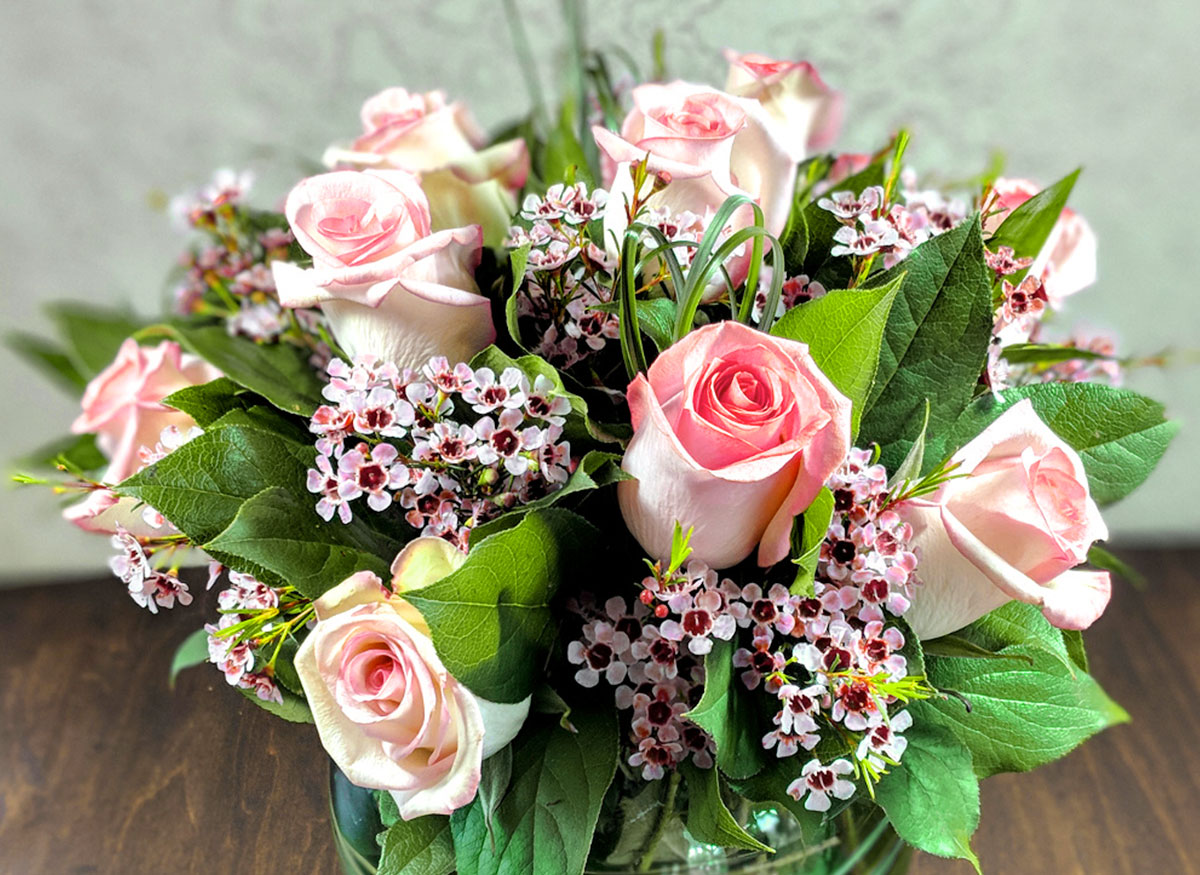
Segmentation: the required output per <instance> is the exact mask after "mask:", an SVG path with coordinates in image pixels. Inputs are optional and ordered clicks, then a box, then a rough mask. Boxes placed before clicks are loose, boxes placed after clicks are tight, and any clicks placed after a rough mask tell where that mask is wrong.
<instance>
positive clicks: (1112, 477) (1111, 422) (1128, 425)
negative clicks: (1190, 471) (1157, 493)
mask: <svg viewBox="0 0 1200 875" xmlns="http://www.w3.org/2000/svg"><path fill="white" fill-rule="evenodd" d="M1025 398H1028V399H1029V400H1030V402H1031V403H1032V404H1033V409H1034V410H1035V411H1036V412H1037V415H1038V416H1039V417H1041V419H1042V421H1043V422H1045V423H1046V425H1048V426H1049V427H1050V429H1051V430H1052V431H1054V433H1055V434H1057V435H1058V436H1059V437H1060V438H1062V439H1063V440H1064V441H1066V442H1067V443H1068V444H1070V445H1071V446H1072V447H1074V448H1075V450H1076V451H1077V452H1078V453H1079V455H1080V457H1081V458H1082V459H1083V467H1084V469H1085V470H1086V471H1087V475H1088V483H1089V485H1090V486H1091V491H1092V497H1093V498H1094V499H1095V500H1096V501H1097V502H1098V503H1100V504H1109V503H1111V502H1114V501H1116V500H1117V499H1120V498H1123V497H1124V496H1126V495H1128V494H1129V493H1130V492H1132V491H1133V490H1134V489H1136V488H1137V487H1138V486H1140V485H1141V483H1142V481H1144V480H1145V479H1146V478H1147V477H1148V476H1149V475H1150V472H1151V471H1153V470H1154V467H1155V466H1156V465H1157V464H1158V461H1159V459H1161V458H1162V456H1163V453H1165V452H1166V449H1167V445H1168V444H1169V443H1170V442H1171V439H1172V438H1173V437H1174V436H1175V433H1176V432H1177V431H1178V430H1179V423H1177V422H1172V421H1169V420H1167V419H1165V418H1164V415H1163V406H1162V405H1161V404H1159V403H1158V402H1157V401H1153V400H1151V399H1149V398H1147V397H1145V396H1144V395H1139V394H1138V393H1137V392H1133V391H1130V390H1129V389H1116V388H1114V387H1112V386H1104V385H1100V384H1098V383H1037V384H1034V385H1030V386H1019V387H1017V388H1014V389H1005V390H1004V397H1003V400H998V399H996V398H995V397H993V396H991V395H986V396H983V397H981V398H979V399H977V400H976V401H975V402H974V403H972V404H971V405H970V406H969V407H968V408H967V409H966V410H965V411H964V412H963V413H962V415H961V416H959V417H958V418H957V420H956V421H955V422H954V423H953V424H952V425H951V427H950V428H949V429H947V430H946V432H945V433H944V434H943V435H942V441H941V443H940V445H939V446H938V447H937V450H938V451H940V455H939V453H938V452H935V453H932V454H930V455H934V456H937V457H938V458H942V457H944V456H947V455H949V454H950V453H951V452H953V450H955V449H957V448H958V447H961V446H962V445H963V444H965V443H967V442H968V441H970V440H971V438H973V437H975V436H976V435H977V434H979V433H980V432H981V431H983V430H984V429H985V428H986V427H987V426H989V425H990V424H991V423H992V422H994V421H995V420H996V419H997V418H998V417H999V416H1000V414H1002V413H1003V412H1004V411H1005V410H1007V409H1008V408H1010V407H1012V406H1013V405H1014V404H1016V403H1017V402H1018V401H1021V400H1023V399H1025ZM926 464H927V465H928V462H927V463H926Z"/></svg>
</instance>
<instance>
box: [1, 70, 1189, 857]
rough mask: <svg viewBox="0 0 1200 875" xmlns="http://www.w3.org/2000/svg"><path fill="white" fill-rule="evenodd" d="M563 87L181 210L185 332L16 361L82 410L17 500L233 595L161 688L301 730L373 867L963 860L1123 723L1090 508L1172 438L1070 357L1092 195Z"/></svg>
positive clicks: (376, 142)
mask: <svg viewBox="0 0 1200 875" xmlns="http://www.w3.org/2000/svg"><path fill="white" fill-rule="evenodd" d="M576 54H577V57H576V58H575V61H576V63H575V65H574V66H573V68H572V70H573V74H572V75H571V76H569V77H568V81H569V83H570V89H569V93H568V94H567V95H566V97H565V98H564V100H563V103H562V106H561V108H559V109H558V110H557V111H550V110H548V109H547V108H546V107H545V106H543V105H541V104H540V103H535V106H534V109H533V111H532V112H531V113H530V114H529V116H528V118H526V119H525V120H523V121H521V122H520V123H519V124H517V125H515V126H513V127H512V128H511V129H510V130H509V131H507V132H505V133H504V134H503V135H501V136H500V137H499V138H497V139H496V140H494V141H492V140H489V139H488V138H487V137H486V136H485V135H484V134H483V133H482V132H481V131H480V130H478V128H477V127H476V126H475V125H474V123H473V122H472V121H471V117H470V115H469V114H468V112H467V110H466V108H465V107H464V106H463V105H461V104H458V103H452V102H448V101H447V98H446V97H445V96H444V95H443V94H441V93H440V92H433V93H428V94H417V93H412V92H409V91H406V90H404V89H403V88H388V89H386V90H384V91H382V92H381V93H379V94H377V95H375V96H374V97H371V98H370V99H368V100H367V101H366V103H365V104H364V105H363V108H362V122H363V130H362V132H361V133H360V134H358V136H357V138H355V139H353V140H350V141H348V142H344V143H341V144H339V145H337V146H334V147H332V148H330V150H329V151H328V152H327V153H326V155H325V163H326V164H327V165H328V167H329V170H328V172H323V173H319V174H317V175H315V176H311V177H309V178H306V179H302V180H301V181H299V182H298V183H297V184H296V185H295V187H294V188H293V189H292V190H291V192H290V193H289V194H288V195H287V198H286V203H285V204H284V208H283V212H282V213H278V212H274V211H270V210H262V209H258V208H256V207H253V206H251V205H250V204H249V203H248V201H247V198H246V195H247V189H248V187H249V179H248V177H247V176H246V175H239V174H234V173H231V172H223V173H220V174H218V176H217V177H216V179H215V180H214V181H213V183H212V184H211V185H209V186H207V187H206V188H204V189H202V190H200V191H197V192H194V193H191V194H189V195H186V196H184V197H182V198H180V199H177V200H176V201H175V202H173V204H172V210H173V212H174V213H175V215H176V217H177V218H178V219H179V221H180V222H181V223H182V224H183V225H184V227H185V228H187V229H189V233H190V234H191V235H192V239H193V243H192V245H191V246H190V248H189V249H188V251H187V253H186V254H185V255H184V257H183V259H182V269H181V276H180V279H179V283H178V286H177V289H176V291H175V294H174V299H173V303H172V306H171V309H170V312H169V313H167V314H166V315H163V316H161V317H158V318H155V319H151V320H148V319H142V318H138V317H136V316H134V315H132V314H130V313H128V312H126V311H120V310H102V309H99V308H97V307H95V306H87V307H84V306H63V307H59V308H58V309H56V310H55V316H56V319H57V321H58V323H59V325H60V326H61V328H62V329H63V330H62V335H63V337H62V340H61V341H48V340H43V339H38V338H32V337H28V336H25V337H18V338H17V339H16V340H17V345H18V346H19V347H20V348H21V349H22V350H23V351H24V352H26V353H27V354H28V355H29V356H30V357H31V358H32V359H33V360H35V361H37V362H38V363H40V364H41V365H43V366H45V368H46V370H47V371H48V372H49V373H52V374H53V375H55V376H56V377H57V378H59V379H60V380H61V381H62V382H63V383H64V384H65V385H67V386H70V387H74V388H78V389H82V412H81V413H80V415H79V418H78V419H77V420H76V421H75V422H74V424H73V426H72V429H71V431H72V432H73V437H71V438H70V439H68V440H66V441H64V442H60V443H59V444H57V445H55V446H54V447H52V448H50V449H48V450H47V451H46V453H44V454H43V460H44V462H45V463H46V467H47V468H48V470H49V471H51V472H52V473H50V474H47V475H46V476H44V477H43V476H34V475H27V476H23V477H22V478H20V479H23V480H26V481H29V482H42V483H46V482H49V483H52V484H53V485H54V486H55V488H56V489H57V490H59V491H60V492H63V493H65V494H67V495H68V497H69V499H70V503H69V505H68V506H67V508H66V511H65V516H66V517H67V518H68V519H69V520H71V521H72V522H74V523H75V524H76V525H78V526H81V527H83V528H85V529H87V530H89V531H94V532H100V533H104V534H105V535H106V536H108V537H109V538H111V541H112V544H113V547H114V548H115V551H116V552H115V555H114V556H113V558H112V560H111V567H112V570H113V572H114V573H115V574H116V576H117V577H118V578H119V579H120V580H121V582H122V584H123V585H124V586H125V587H126V589H127V591H128V593H129V595H130V596H131V597H132V599H133V601H134V602H136V603H137V605H139V606H141V607H143V608H145V609H147V610H149V611H151V612H158V611H160V610H166V609H176V608H180V607H183V606H187V605H189V604H190V603H191V602H192V601H193V598H194V597H195V595H196V593H195V592H194V590H196V589H197V588H201V587H203V588H209V589H211V588H219V594H218V595H217V596H216V599H215V604H211V605H210V610H211V613H209V614H207V615H206V616H203V617H198V618H197V625H198V626H202V628H198V629H197V631H196V632H195V633H194V634H193V635H192V636H191V637H190V638H188V639H187V640H186V641H185V642H184V643H183V645H182V646H181V648H180V650H179V652H178V655H177V657H176V660H175V664H174V666H172V669H171V670H172V671H173V672H174V671H179V670H180V669H182V668H186V667H188V666H191V665H194V664H199V663H202V662H209V663H212V664H213V665H214V666H216V668H217V669H218V670H220V671H221V672H222V673H223V674H224V677H225V680H226V681H227V682H228V684H229V685H230V686H231V687H233V688H235V689H236V690H238V691H239V692H240V693H241V694H242V695H244V696H245V697H246V698H247V699H249V700H250V701H252V702H254V703H256V704H258V705H260V706H261V707H263V708H265V709H267V710H268V711H271V712H272V713H274V714H277V715H278V716H280V717H282V718H283V719H286V720H292V721H302V722H308V723H312V724H314V726H315V730H316V733H317V734H318V735H319V736H320V741H321V743H322V745H323V746H324V748H325V750H326V751H327V752H328V754H329V757H330V759H331V761H332V765H333V769H332V778H331V781H332V792H333V812H334V820H335V824H334V826H335V835H336V838H337V845H338V848H339V853H340V855H341V858H342V861H343V864H344V866H345V867H346V868H347V871H352V872H364V871H378V872H379V873H381V875H382V873H386V875H399V873H406V875H407V873H433V875H441V873H448V872H451V871H457V872H459V873H463V875H468V873H493V872H533V873H547V875H550V873H554V875H560V873H580V872H584V871H593V872H618V871H628V870H635V869H636V870H638V871H683V870H684V869H686V868H687V867H688V866H697V867H707V870H708V871H721V870H726V871H733V870H747V871H748V870H750V869H753V870H754V871H767V870H771V871H780V872H803V873H832V872H835V871H836V872H846V871H849V870H850V868H852V867H855V866H858V867H860V868H858V869H856V870H855V871H871V872H888V871H900V870H901V869H902V868H903V867H904V865H905V864H906V862H907V860H908V859H909V858H910V856H911V848H917V849H920V850H924V851H927V852H929V853H933V854H938V855H942V856H950V857H958V858H963V859H965V860H968V861H971V862H972V863H976V861H975V856H974V854H973V853H972V851H971V846H970V839H971V835H972V833H973V831H974V829H975V827H976V825H977V823H978V820H979V814H980V812H979V789H978V783H979V780H980V779H982V778H985V777H987V776H989V775H992V774H995V773H998V772H1004V771H1023V770H1027V769H1031V768H1034V767H1036V766H1038V765H1041V764H1042V763H1045V762H1048V761H1051V760H1054V759H1056V758H1058V757H1061V756H1063V755H1064V754H1066V753H1067V752H1068V751H1070V750H1071V749H1073V748H1074V747H1075V746H1076V745H1078V744H1079V743H1081V742H1082V741H1084V740H1085V739H1086V738H1088V737H1089V736H1090V735H1092V734H1093V733H1095V732H1097V731H1099V730H1101V729H1103V728H1105V727H1107V726H1110V725H1112V724H1114V723H1118V722H1121V721H1122V720H1125V719H1127V718H1126V715H1125V713H1124V712H1123V711H1122V709H1121V708H1120V707H1119V706H1118V705H1117V704H1115V703H1114V702H1113V701H1112V700H1110V699H1109V698H1108V697H1107V696H1106V695H1105V693H1104V692H1103V690H1102V689H1101V688H1100V686H1099V684H1098V683H1097V681H1096V680H1094V679H1093V678H1092V677H1091V676H1090V675H1089V674H1088V662H1087V657H1086V655H1085V651H1084V645H1083V639H1082V637H1081V634H1080V631H1081V630H1083V629H1085V628H1086V627H1087V626H1089V625H1090V624H1091V623H1092V622H1093V621H1095V620H1096V619H1097V617H1099V616H1100V614H1101V613H1102V612H1103V610H1104V608H1105V606H1106V604H1107V602H1108V599H1109V592H1110V585H1111V584H1110V572H1114V571H1120V568H1121V564H1120V562H1119V560H1118V559H1116V558H1115V557H1113V556H1112V555H1111V554H1109V553H1107V552H1106V551H1105V550H1104V549H1102V548H1101V547H1099V546H1097V543H1096V542H1098V541H1103V540H1104V539H1105V538H1106V537H1107V531H1106V528H1105V525H1104V522H1103V520H1102V518H1101V510H1100V509H1101V508H1102V507H1103V506H1104V505H1107V504H1109V503H1111V502H1114V501H1117V500H1119V499H1120V498H1122V497H1123V496H1124V495H1126V494H1128V493H1129V492H1130V491H1131V490H1133V489H1135V488H1136V487H1137V486H1138V485H1139V484H1140V483H1141V482H1142V481H1143V480H1144V479H1145V478H1146V476H1147V475H1148V473H1149V472H1150V471H1151V469H1152V468H1153V467H1154V466H1155V464H1156V463H1157V462H1158V460H1159V458H1160V457H1161V456H1162V454H1163V452H1164V451H1165V449H1166V447H1167V444H1168V442H1169V441H1170V439H1171V437H1172V435H1173V433H1174V431H1175V426H1174V424H1173V423H1171V422H1169V421H1167V420H1166V419H1164V416H1163V409H1162V406H1161V405H1159V404H1157V403H1155V402H1154V401H1152V400H1150V399H1148V398H1145V397H1142V396H1140V395H1138V394H1136V393H1134V392H1131V391H1127V390H1124V389H1121V388H1118V387H1117V384H1118V383H1119V379H1120V372H1121V360H1120V359H1118V358H1117V356H1116V354H1115V351H1114V348H1113V345H1112V343H1111V342H1110V341H1108V340H1105V339H1103V338H1094V337H1093V338H1087V337H1083V336H1080V335H1071V334H1065V333H1062V334H1060V333H1055V332H1056V329H1055V328H1054V327H1053V325H1052V323H1051V322H1049V321H1044V317H1047V316H1050V315H1051V314H1057V313H1058V311H1060V310H1062V309H1063V308H1064V307H1065V304H1066V303H1067V299H1068V298H1069V297H1070V296H1072V295H1073V294H1074V293H1076V292H1078V291H1081V290H1082V289H1084V288H1085V287H1086V286H1088V285H1089V284H1090V283H1091V282H1092V281H1093V280H1094V277H1095V239H1094V236H1093V234H1092V231H1091V230H1090V228H1089V226H1088V224H1087V222H1086V221H1085V220H1084V219H1083V218H1082V217H1081V216H1079V215H1078V214H1076V213H1075V212H1073V211H1072V210H1071V209H1070V208H1069V207H1067V205H1066V204H1067V199H1068V196H1069V195H1070V193H1071V190H1072V187H1073V186H1074V185H1075V182H1076V177H1077V176H1078V171H1076V172H1075V173H1071V174H1069V175H1068V176H1066V177H1065V178H1063V179H1061V180H1059V181H1058V182H1056V183H1054V184H1053V185H1049V186H1047V187H1045V188H1042V187H1040V186H1038V185H1036V184H1034V183H1030V182H1026V181H1024V180H1020V179H1013V178H1008V177H1003V176H1000V175H999V172H998V171H997V170H993V171H992V172H988V173H985V174H982V175H981V176H980V177H978V178H976V179H971V180H967V181H964V182H960V183H955V184H953V185H951V184H945V185H941V186H938V185H935V184H934V183H933V182H931V181H930V178H927V179H926V180H925V181H924V182H923V181H921V180H919V179H918V177H917V176H916V174H915V173H914V172H913V171H912V170H911V169H909V167H908V165H906V163H905V160H906V158H908V151H907V149H908V146H909V137H908V135H907V133H906V132H904V131H900V132H899V133H898V134H896V135H894V136H892V137H891V138H890V139H889V140H888V141H887V142H885V143H881V144H880V145H881V147H880V148H879V149H878V151H876V152H872V153H862V154H859V153H835V152H831V151H830V148H831V146H832V144H833V143H834V141H835V139H836V137H837V134H838V128H839V123H840V118H841V98H840V95H839V94H838V93H837V92H836V91H834V90H832V89H831V88H830V87H829V86H828V85H826V84H825V83H824V82H823V81H822V80H821V78H820V77H819V76H818V74H817V71H816V70H815V69H814V68H813V67H812V66H811V65H809V64H807V63H803V62H790V61H776V60H771V59H769V58H766V57H763V56H761V55H754V54H747V55H740V54H735V53H729V54H728V61H729V74H728V80H727V81H726V83H725V85H724V89H723V90H718V89H717V88H715V87H712V86H709V85H698V84H692V83H689V82H683V81H666V80H665V77H664V76H663V75H662V74H661V70H659V71H657V72H656V73H655V74H654V75H653V76H651V77H649V78H650V80H651V81H646V82H643V83H642V84H636V85H634V84H633V83H634V81H636V80H635V78H634V77H632V76H630V75H629V74H621V75H618V73H617V71H616V69H615V67H614V62H613V60H612V59H610V58H606V57H604V56H601V55H598V54H594V53H585V52H582V51H580V50H578V49H577V51H576ZM203 563H207V565H208V575H207V583H204V582H203V577H200V578H197V577H192V576H189V575H188V574H187V573H186V572H181V569H183V568H184V567H185V566H187V565H189V564H203ZM295 767H297V768H313V767H314V765H313V764H311V763H304V764H301V763H297V764H295ZM976 865H977V863H976Z"/></svg>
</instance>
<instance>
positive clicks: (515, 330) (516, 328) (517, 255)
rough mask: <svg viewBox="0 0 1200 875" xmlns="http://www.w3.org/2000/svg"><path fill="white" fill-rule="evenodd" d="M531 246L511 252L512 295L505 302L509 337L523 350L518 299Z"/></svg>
mask: <svg viewBox="0 0 1200 875" xmlns="http://www.w3.org/2000/svg"><path fill="white" fill-rule="evenodd" d="M530 246H531V244H529V243H526V244H524V245H523V246H519V247H518V248H516V249H511V250H509V253H508V266H509V269H510V270H511V271H512V294H511V295H509V296H508V300H506V301H505V302H504V324H505V326H506V327H507V328H508V336H509V337H511V338H512V340H513V343H515V344H516V345H517V346H518V347H520V348H521V349H522V350H524V349H525V345H524V344H523V343H522V342H521V326H520V323H519V320H518V314H517V298H518V296H519V295H520V293H521V287H522V286H524V285H525V265H527V264H528V263H529V249H530Z"/></svg>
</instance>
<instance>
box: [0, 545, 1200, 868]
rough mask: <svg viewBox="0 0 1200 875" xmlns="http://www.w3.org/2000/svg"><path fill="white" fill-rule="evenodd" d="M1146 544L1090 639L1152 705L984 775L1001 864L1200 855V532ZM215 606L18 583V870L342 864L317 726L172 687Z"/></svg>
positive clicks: (989, 836) (1169, 864) (10, 773)
mask: <svg viewBox="0 0 1200 875" xmlns="http://www.w3.org/2000/svg"><path fill="white" fill-rule="evenodd" d="M1131 555H1132V556H1133V559H1134V561H1135V564H1137V565H1138V566H1139V567H1140V568H1141V569H1142V570H1143V571H1144V572H1145V573H1146V574H1147V575H1148V576H1149V577H1150V589H1149V591H1148V592H1146V593H1145V594H1139V593H1135V592H1132V591H1131V590H1130V589H1129V588H1128V587H1127V586H1126V585H1124V584H1118V586H1117V592H1116V594H1115V596H1114V599H1113V604H1112V606H1111V607H1110V609H1109V611H1108V613H1107V614H1106V615H1105V617H1104V618H1103V619H1102V620H1101V621H1100V623H1099V625H1098V626H1097V627H1096V628H1095V629H1094V630H1093V631H1091V632H1090V633H1089V634H1088V645H1089V649H1090V652H1091V657H1092V662H1093V670H1094V672H1095V674H1096V675H1097V676H1098V677H1099V678H1100V679H1101V680H1102V682H1103V683H1104V685H1105V686H1106V688H1107V689H1108V690H1109V691H1110V692H1111V693H1112V695H1113V696H1114V698H1116V699H1117V700H1118V701H1119V702H1121V703H1122V704H1123V705H1124V706H1125V707H1126V708H1127V709H1128V710H1129V712H1130V714H1132V715H1133V718H1134V722H1133V723H1132V724H1131V725H1129V726H1121V727H1118V728H1116V729H1114V730H1111V731H1109V732H1107V733H1104V734H1103V735H1101V736H1100V737H1099V738H1096V739H1094V740H1092V741H1091V742H1090V743H1088V744H1087V745H1085V746H1084V747H1083V748H1081V749H1080V750H1078V751H1075V752H1074V753H1072V754H1071V755H1070V756H1068V757H1067V758H1066V759H1064V760H1062V761H1060V762H1058V763H1054V764H1052V765H1050V766H1047V767H1045V768H1043V769H1040V770H1038V771H1037V772H1035V773H1033V774H1029V775H1001V776H998V777H996V778H993V779H991V780H989V781H987V782H985V784H984V788H983V824H982V826H981V827H980V830H979V833H978V834H977V836H976V840H975V845H976V848H977V850H978V852H979V856H980V858H981V860H982V862H983V867H984V871H985V872H988V873H989V875H1008V873H1013V875H1017V873H1020V875H1037V873H1055V875H1060V873H1062V875H1066V873H1087V875H1096V873H1130V875H1142V873H1158V872H1171V873H1191V872H1200V849H1198V848H1197V845H1196V843H1195V830H1196V827H1197V826H1198V825H1200V661H1198V660H1197V658H1196V656H1195V655H1194V654H1193V652H1192V650H1191V648H1192V647H1193V646H1196V642H1197V637H1198V636H1197V633H1198V632H1200V579H1198V578H1200V575H1198V573H1197V570H1196V569H1197V568H1198V567H1200V550H1190V551H1159V552H1142V553H1136V554H1131ZM210 598H211V596H210ZM197 608H198V606H197V605H193V606H192V608H190V609H182V610H181V609H176V610H174V611H170V612H164V613H163V614H161V615H159V616H157V617H155V616H150V615H149V614H147V613H146V612H145V611H141V610H139V609H138V608H137V607H136V606H134V605H133V604H132V602H130V601H128V599H127V598H126V597H125V596H124V595H123V594H122V592H121V587H120V584H119V583H117V582H116V581H115V580H113V579H111V578H109V579H105V580H99V581H95V582H88V583H76V584H69V585H65V586H55V587H40V588H34V589H20V590H9V591H3V592H0V873H4V875H10V873H12V875H26V873H30V875H41V873H53V875H58V873H113V875H139V873H155V875H157V873H204V875H225V873H242V872H254V873H264V875H272V873H280V875H297V873H305V875H309V873H321V875H332V873H334V872H336V871H337V870H336V865H335V862H334V854H333V847H332V843H331V839H330V832H329V823H328V812H327V807H326V806H327V802H326V791H325V784H326V779H327V774H328V773H327V765H326V763H327V761H326V759H325V756H324V754H323V753H322V751H321V748H320V745H319V744H318V742H317V738H316V734H315V732H314V731H313V730H312V727H309V726H299V725H292V724H287V723H284V722H282V721H280V720H278V719H276V718H274V717H271V716H270V715H267V714H266V713H264V712H262V711H260V710H259V709H258V708H256V707H255V706H254V705H252V704H251V703H249V702H246V701H244V700H243V699H242V698H241V696H240V695H239V694H238V693H236V692H234V691H233V690H231V689H229V688H228V687H226V685H225V684H224V682H223V680H222V679H221V677H220V675H218V674H216V673H215V672H214V671H212V670H211V669H205V668H198V669H193V670H191V671H187V672H185V673H184V674H183V675H182V676H181V677H180V680H179V684H178V687H177V689H176V690H174V691H171V690H169V689H168V688H167V666H168V665H169V663H170V659H171V655H172V653H173V651H174V648H175V646H176V645H177V644H178V643H179V642H180V641H182V640H183V639H184V638H185V637H186V636H187V635H188V633H189V632H191V631H192V630H193V629H195V628H197V627H198V626H199V625H200V624H201V623H202V622H203V618H204V617H205V616H211V611H205V610H197ZM914 871H915V872H916V873H919V875H939V873H965V872H969V871H970V868H969V867H968V866H966V865H965V864H962V863H955V862H949V861H941V860H935V859H933V858H930V857H923V858H921V859H920V860H919V861H918V862H917V864H916V865H915V866H914Z"/></svg>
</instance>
